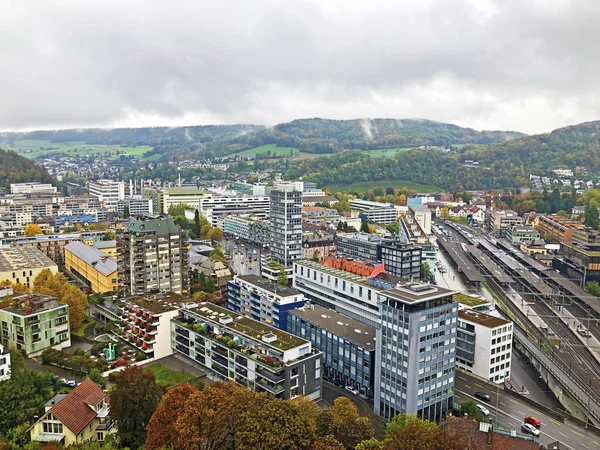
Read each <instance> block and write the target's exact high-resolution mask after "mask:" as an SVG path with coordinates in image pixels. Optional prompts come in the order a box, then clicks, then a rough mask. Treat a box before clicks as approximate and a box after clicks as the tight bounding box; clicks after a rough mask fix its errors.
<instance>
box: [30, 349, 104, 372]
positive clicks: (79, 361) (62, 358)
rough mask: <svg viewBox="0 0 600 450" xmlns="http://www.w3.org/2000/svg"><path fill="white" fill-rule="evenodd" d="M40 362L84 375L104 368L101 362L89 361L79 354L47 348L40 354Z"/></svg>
mask: <svg viewBox="0 0 600 450" xmlns="http://www.w3.org/2000/svg"><path fill="white" fill-rule="evenodd" d="M76 353H77V352H76ZM84 355H85V352H84ZM42 362H43V363H44V364H50V365H54V366H59V367H65V368H67V369H70V370H73V371H76V372H81V373H85V374H88V373H90V371H91V370H92V369H100V370H101V369H102V368H103V367H104V363H103V362H101V361H95V360H91V359H89V358H88V357H87V356H81V355H80V354H75V353H70V352H66V351H64V350H54V349H52V348H48V349H46V350H44V351H43V352H42Z"/></svg>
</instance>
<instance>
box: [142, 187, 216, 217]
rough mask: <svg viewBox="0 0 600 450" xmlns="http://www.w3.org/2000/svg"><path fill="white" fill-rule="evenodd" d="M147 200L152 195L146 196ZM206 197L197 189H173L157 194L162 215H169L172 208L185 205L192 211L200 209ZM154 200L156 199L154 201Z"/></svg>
mask: <svg viewBox="0 0 600 450" xmlns="http://www.w3.org/2000/svg"><path fill="white" fill-rule="evenodd" d="M144 196H146V198H152V197H153V196H152V194H151V193H148V194H146V191H144ZM204 197H206V192H204V191H202V190H200V189H198V188H195V187H172V188H166V189H163V190H159V191H157V193H156V202H157V205H158V211H159V212H160V213H164V214H166V213H168V212H169V208H170V207H171V206H178V205H185V206H187V207H189V208H190V209H198V207H199V202H200V200H201V199H203V198H204ZM153 200H154V199H153Z"/></svg>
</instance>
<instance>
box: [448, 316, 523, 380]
mask: <svg viewBox="0 0 600 450" xmlns="http://www.w3.org/2000/svg"><path fill="white" fill-rule="evenodd" d="M512 334H513V330H512V322H510V321H508V320H504V319H501V318H499V317H495V316H491V315H489V314H486V313H483V312H478V311H473V310H471V309H461V310H460V311H459V312H458V331H457V335H456V365H457V366H458V367H460V368H461V369H464V370H466V371H467V372H472V373H474V374H475V375H477V376H479V377H482V378H484V379H486V380H490V381H493V382H494V383H504V380H505V379H506V378H509V377H510V360H511V357H512V337H513V336H512Z"/></svg>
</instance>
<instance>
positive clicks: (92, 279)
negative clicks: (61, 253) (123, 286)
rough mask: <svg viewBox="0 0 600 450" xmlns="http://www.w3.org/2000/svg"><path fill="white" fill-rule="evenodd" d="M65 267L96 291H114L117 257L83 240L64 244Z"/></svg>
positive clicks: (116, 286) (115, 289)
mask: <svg viewBox="0 0 600 450" xmlns="http://www.w3.org/2000/svg"><path fill="white" fill-rule="evenodd" d="M65 268H66V269H67V270H68V271H69V272H71V273H72V274H73V275H74V276H75V277H76V278H77V279H79V280H80V281H81V282H83V283H84V284H85V285H86V286H87V287H88V289H89V290H91V291H93V292H97V293H105V292H116V291H117V290H118V289H119V283H118V281H117V272H118V271H117V259H116V258H111V257H110V256H108V255H107V254H106V253H104V252H102V251H100V250H98V249H96V248H94V247H90V246H89V245H86V244H84V243H83V242H71V243H70V244H68V245H66V246H65Z"/></svg>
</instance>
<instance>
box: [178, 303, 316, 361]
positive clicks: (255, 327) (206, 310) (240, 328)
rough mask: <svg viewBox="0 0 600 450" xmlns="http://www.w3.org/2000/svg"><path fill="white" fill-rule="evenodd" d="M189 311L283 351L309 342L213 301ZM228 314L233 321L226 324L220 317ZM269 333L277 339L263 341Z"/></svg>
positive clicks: (219, 325) (225, 329)
mask: <svg viewBox="0 0 600 450" xmlns="http://www.w3.org/2000/svg"><path fill="white" fill-rule="evenodd" d="M189 311H190V312H192V313H194V314H197V315H199V316H201V317H204V318H205V319H207V321H210V322H212V323H214V324H215V325H216V326H218V327H220V328H222V329H223V331H225V332H226V331H227V329H230V330H234V331H235V332H236V333H237V334H239V335H242V336H245V337H248V338H251V339H254V340H259V341H260V342H261V344H262V345H270V346H272V347H275V348H277V349H279V350H281V351H286V350H291V349H292V348H295V347H299V346H301V345H304V344H307V343H308V341H306V340H304V339H302V338H299V337H297V336H294V335H292V334H289V333H286V332H285V331H282V330H280V329H278V328H275V327H271V326H269V325H267V324H263V323H261V322H258V321H256V320H253V319H250V318H248V317H243V316H240V315H238V314H236V313H235V311H230V310H229V309H225V308H221V307H220V306H217V305H214V304H212V303H201V304H200V305H199V306H197V307H195V308H190V309H189ZM227 316H229V317H231V319H232V321H231V322H229V323H225V324H224V323H220V322H219V319H223V318H225V317H227ZM268 334H272V335H275V336H276V337H277V339H276V340H275V341H273V342H265V341H263V339H262V338H263V336H265V335H268Z"/></svg>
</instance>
